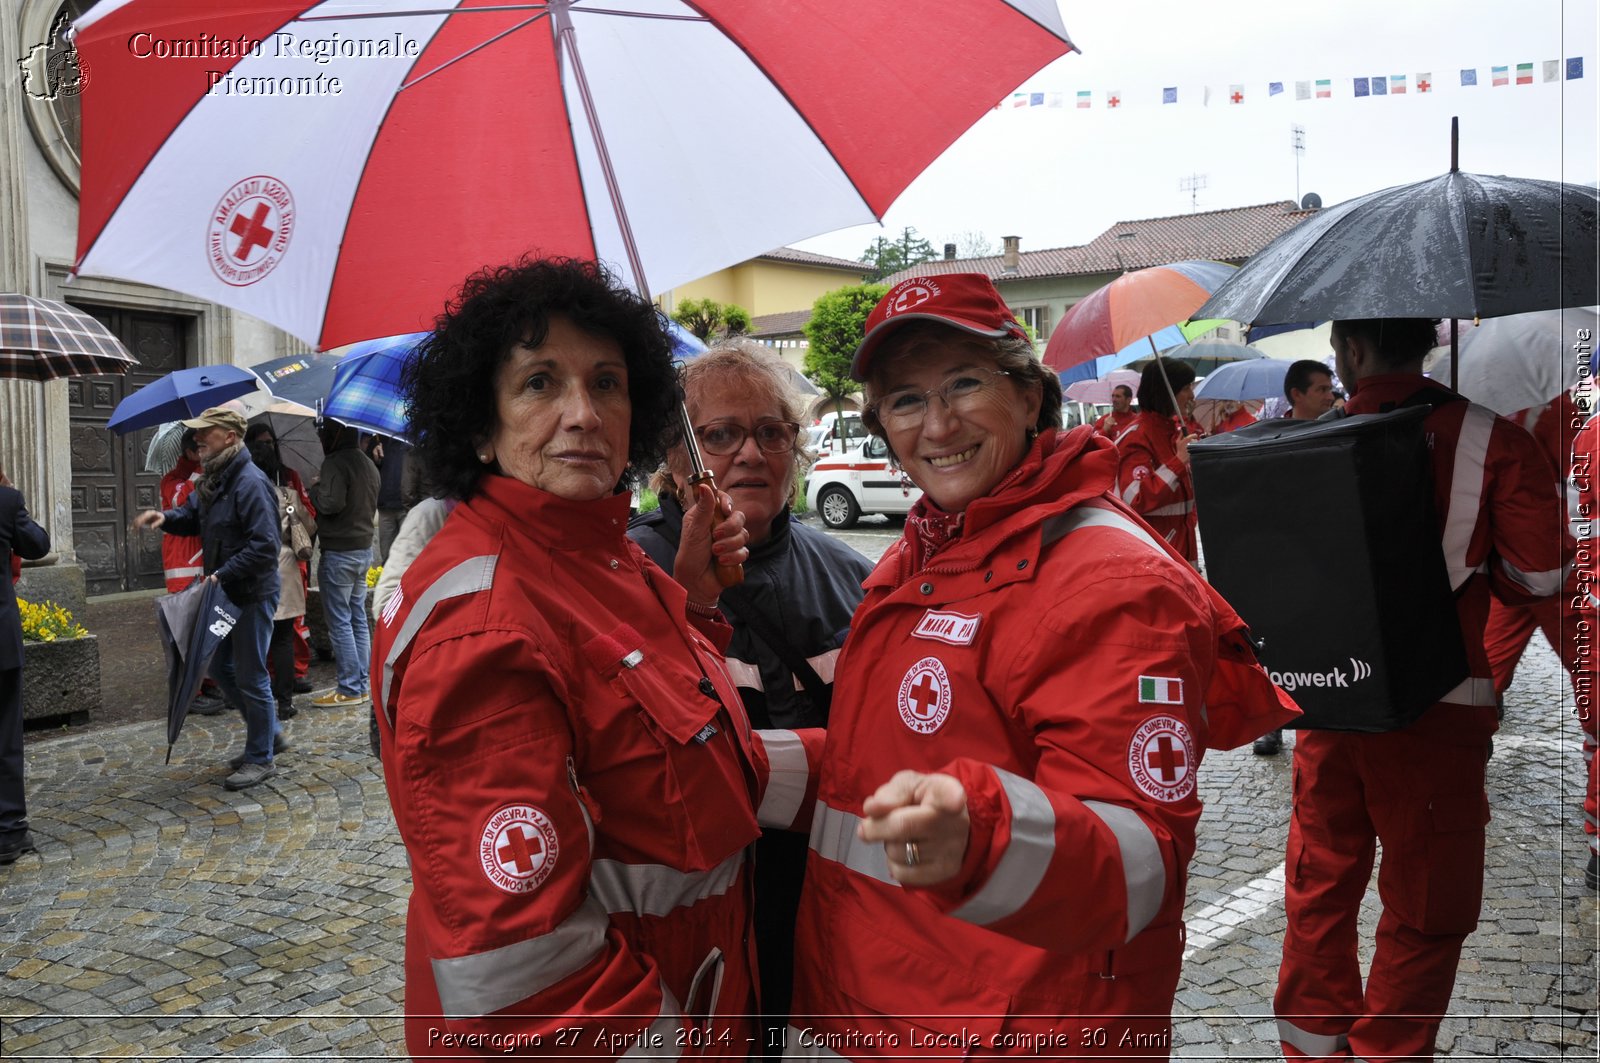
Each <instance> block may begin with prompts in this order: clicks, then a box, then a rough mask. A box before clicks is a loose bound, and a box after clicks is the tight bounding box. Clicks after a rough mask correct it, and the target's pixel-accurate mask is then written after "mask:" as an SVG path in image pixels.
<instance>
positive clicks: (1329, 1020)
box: [1273, 704, 1495, 1061]
mask: <svg viewBox="0 0 1600 1063" xmlns="http://www.w3.org/2000/svg"><path fill="white" fill-rule="evenodd" d="M1494 724H1495V720H1494V710H1493V709H1492V708H1487V707H1475V708H1467V707H1464V706H1453V705H1443V704H1441V705H1435V706H1434V707H1433V708H1431V709H1429V710H1428V711H1427V712H1426V713H1424V714H1423V716H1422V717H1421V718H1420V719H1418V720H1417V722H1416V723H1414V724H1412V725H1411V726H1410V727H1407V728H1405V729H1404V730H1401V731H1392V732H1389V733H1385V734H1353V733H1344V732H1335V731H1301V732H1300V734H1299V735H1298V736H1297V738H1296V740H1295V749H1294V790H1295V793H1294V813H1293V816H1292V817H1291V819H1290V822H1289V845H1288V855H1287V863H1286V866H1285V868H1284V878H1285V907H1286V909H1287V912H1288V918H1289V921H1288V928H1287V930H1286V932H1285V935H1284V942H1283V966H1282V968H1281V971H1280V973H1279V976H1278V991H1277V995H1276V997H1275V999H1274V1002H1273V1003H1274V1007H1275V1009H1276V1012H1277V1014H1278V1016H1279V1019H1278V1033H1279V1037H1280V1038H1281V1039H1282V1048H1283V1054H1284V1058H1285V1059H1325V1058H1330V1059H1342V1058H1349V1057H1352V1056H1354V1057H1357V1058H1360V1059H1363V1060H1369V1061H1377V1060H1385V1059H1394V1058H1403V1057H1415V1056H1420V1057H1423V1058H1430V1059H1431V1058H1432V1053H1433V1045H1434V1039H1435V1037H1436V1036H1437V1034H1438V1030H1439V1022H1440V1020H1441V1019H1442V1018H1443V1016H1444V1013H1445V1010H1446V1007H1447V1006H1448V1004H1449V1002H1450V993H1451V990H1452V989H1453V988H1454V984H1455V971H1456V962H1457V960H1458V959H1459V957H1460V955H1461V945H1462V942H1463V941H1464V940H1465V939H1466V936H1467V935H1468V934H1470V933H1471V932H1472V931H1473V929H1474V928H1475V927H1476V926H1477V924H1478V910H1479V907H1480V905H1481V903H1482V900H1483V863H1484V828H1485V827H1486V826H1487V824H1488V822H1489V803H1488V797H1487V795H1486V793H1485V790H1484V767H1485V765H1486V764H1487V762H1488V758H1489V737H1490V735H1491V734H1492V732H1493V731H1494ZM1377 843H1381V844H1382V846H1383V862H1382V865H1381V866H1380V867H1379V869H1378V896H1379V898H1380V899H1381V900H1382V902H1383V915H1382V916H1381V917H1380V919H1379V921H1378V931H1377V944H1376V949H1375V951H1374V954H1373V958H1372V969H1371V971H1370V972H1369V974H1368V977H1367V983H1366V989H1365V991H1364V992H1363V989H1362V984H1361V969H1360V964H1359V961H1358V959H1357V954H1356V942H1357V918H1358V915H1359V912H1360V908H1361V899H1362V897H1363V896H1364V895H1365V894H1366V891H1367V883H1368V881H1369V880H1370V879H1371V876H1372V865H1373V861H1374V858H1375V850H1376V845H1377Z"/></svg>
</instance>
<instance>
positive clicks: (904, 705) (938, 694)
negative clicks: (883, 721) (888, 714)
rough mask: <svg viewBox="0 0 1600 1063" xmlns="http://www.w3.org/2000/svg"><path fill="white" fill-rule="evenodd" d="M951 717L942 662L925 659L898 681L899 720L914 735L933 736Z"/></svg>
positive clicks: (936, 659)
mask: <svg viewBox="0 0 1600 1063" xmlns="http://www.w3.org/2000/svg"><path fill="white" fill-rule="evenodd" d="M949 715H950V676H949V673H947V672H946V671H945V669H944V662H943V661H941V660H939V658H937V657H924V658H922V660H920V661H918V662H917V663H916V664H914V665H912V666H911V667H910V668H909V669H907V670H906V674H905V678H903V679H901V680H900V720H901V722H903V723H904V724H905V725H906V726H907V727H909V728H911V729H912V730H913V731H915V732H917V734H924V735H927V734H933V732H935V731H937V730H938V729H939V728H940V727H942V726H944V721H945V718H946V717H947V716H949Z"/></svg>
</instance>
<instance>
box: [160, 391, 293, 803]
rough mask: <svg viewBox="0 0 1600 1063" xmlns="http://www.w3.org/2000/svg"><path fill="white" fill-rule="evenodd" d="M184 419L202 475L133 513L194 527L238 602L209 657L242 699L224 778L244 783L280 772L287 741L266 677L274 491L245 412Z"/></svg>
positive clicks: (171, 527) (232, 697) (274, 585)
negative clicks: (175, 494) (180, 498)
mask: <svg viewBox="0 0 1600 1063" xmlns="http://www.w3.org/2000/svg"><path fill="white" fill-rule="evenodd" d="M183 424H184V427H186V428H193V429H194V430H195V442H196V444H197V447H198V453H199V457H200V465H201V469H202V470H203V472H202V473H201V476H200V482H199V483H198V484H196V485H195V489H194V491H193V492H192V493H191V494H190V495H189V497H188V498H187V499H185V500H184V502H183V504H182V505H180V506H177V507H174V508H172V509H165V510H154V509H147V510H145V511H144V512H143V513H140V514H139V515H138V516H137V517H135V518H134V519H133V524H134V527H136V528H140V529H147V530H150V529H155V528H160V529H161V530H162V531H163V532H165V533H166V534H168V535H199V536H200V541H201V545H202V554H201V564H202V567H203V568H204V570H205V577H206V579H209V580H215V581H217V582H218V583H220V584H221V585H222V590H223V592H224V593H225V594H227V596H228V598H229V599H230V600H231V601H232V602H233V604H234V605H236V606H238V608H239V620H238V623H237V624H236V625H235V626H234V628H233V630H232V631H231V632H229V633H228V637H227V638H226V639H224V640H223V645H222V646H221V647H220V648H219V649H218V650H217V654H216V656H215V657H213V658H212V661H211V669H212V674H213V675H214V676H215V677H216V680H217V682H218V683H219V684H221V686H222V690H223V693H224V694H225V695H226V697H227V699H228V700H229V701H230V702H232V703H233V704H235V705H238V706H240V707H241V710H242V711H243V713H244V723H245V747H244V752H243V753H242V754H240V755H239V756H237V757H235V758H234V759H233V760H231V761H230V762H229V766H230V767H231V768H232V769H233V773H232V774H231V775H229V776H228V777H227V779H226V780H225V781H224V783H223V785H224V786H226V787H227V788H228V789H230V790H244V789H248V788H249V787H252V786H256V785H258V784H260V783H263V782H265V781H266V780H268V779H270V778H272V777H273V776H274V775H276V774H277V773H278V769H277V768H276V766H275V765H274V764H273V754H274V753H277V752H282V751H283V750H284V749H285V748H287V746H288V740H287V738H286V737H285V736H284V735H283V733H282V730H281V728H280V726H279V724H278V714H277V710H276V706H275V705H274V702H273V698H272V688H271V684H270V683H269V681H268V679H267V646H268V644H269V643H270V642H271V639H272V614H273V612H274V611H275V610H276V609H277V607H278V542H279V535H278V497H277V494H276V493H275V492H274V491H273V488H272V484H271V483H270V482H269V481H268V480H267V477H266V475H265V474H264V473H262V471H261V470H260V469H258V468H256V466H255V463H254V462H252V461H251V460H250V453H249V451H247V450H246V449H245V445H244V433H245V419H244V417H243V416H241V415H240V414H238V413H237V412H235V411H233V410H229V409H224V408H222V407H220V406H218V407H213V408H211V409H209V410H206V411H205V412H203V413H202V414H201V415H200V416H199V417H196V418H194V419H193V420H189V421H184V422H183Z"/></svg>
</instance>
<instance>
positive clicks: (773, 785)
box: [756, 729, 811, 827]
mask: <svg viewBox="0 0 1600 1063" xmlns="http://www.w3.org/2000/svg"><path fill="white" fill-rule="evenodd" d="M756 734H757V735H759V736H760V738H761V746H762V748H763V749H765V750H766V753H767V789H766V791H765V792H764V793H763V794H762V795H761V807H760V808H758V809H756V821H757V822H758V823H760V824H761V825H762V826H763V827H787V826H789V825H790V824H792V823H794V818H795V816H796V815H798V814H799V812H800V806H801V805H802V804H804V803H805V799H806V784H807V783H808V782H809V781H810V780H811V766H810V764H809V763H807V761H806V746H805V743H804V742H802V741H801V740H800V736H799V735H797V734H795V733H794V732H793V731H782V730H776V729H774V730H761V731H757V732H756Z"/></svg>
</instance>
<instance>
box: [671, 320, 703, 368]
mask: <svg viewBox="0 0 1600 1063" xmlns="http://www.w3.org/2000/svg"><path fill="white" fill-rule="evenodd" d="M665 324H666V326H667V332H669V333H670V334H671V335H672V359H673V361H676V362H683V361H687V360H688V359H690V358H693V357H694V356H695V355H697V354H704V353H705V352H706V344H705V341H704V340H702V339H701V338H700V337H699V336H696V335H695V334H694V333H692V332H690V331H689V330H688V329H686V328H684V327H683V326H682V325H680V324H678V323H677V322H676V321H672V320H667V321H666V322H665Z"/></svg>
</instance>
